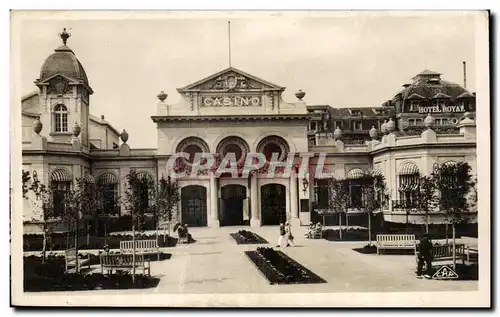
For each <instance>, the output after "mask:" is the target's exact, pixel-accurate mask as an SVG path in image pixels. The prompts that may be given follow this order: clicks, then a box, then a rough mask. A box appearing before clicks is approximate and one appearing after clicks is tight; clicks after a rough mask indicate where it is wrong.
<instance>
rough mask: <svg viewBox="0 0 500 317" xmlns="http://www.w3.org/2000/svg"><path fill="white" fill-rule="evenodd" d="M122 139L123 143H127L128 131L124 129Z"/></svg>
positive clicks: (121, 134)
mask: <svg viewBox="0 0 500 317" xmlns="http://www.w3.org/2000/svg"><path fill="white" fill-rule="evenodd" d="M120 139H122V142H123V143H127V141H128V133H127V131H125V129H123V131H122V133H120Z"/></svg>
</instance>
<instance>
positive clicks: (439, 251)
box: [415, 244, 469, 264]
mask: <svg viewBox="0 0 500 317" xmlns="http://www.w3.org/2000/svg"><path fill="white" fill-rule="evenodd" d="M431 252H432V262H440V261H451V260H453V245H452V244H441V245H433V246H432V251H431ZM468 253H469V250H468V248H466V247H465V245H463V244H455V259H457V260H462V263H463V264H465V261H466V260H468V259H469V255H468ZM418 255H419V252H418V251H417V252H415V259H416V262H417V264H418Z"/></svg>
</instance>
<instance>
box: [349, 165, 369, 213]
mask: <svg viewBox="0 0 500 317" xmlns="http://www.w3.org/2000/svg"><path fill="white" fill-rule="evenodd" d="M364 175H365V172H364V171H363V170H362V169H360V168H353V169H352V170H350V171H349V172H348V173H347V177H346V178H347V179H348V182H349V195H350V198H351V200H350V206H349V207H350V208H354V209H360V208H362V207H363V199H362V198H363V193H362V187H361V179H362V178H363V176H364Z"/></svg>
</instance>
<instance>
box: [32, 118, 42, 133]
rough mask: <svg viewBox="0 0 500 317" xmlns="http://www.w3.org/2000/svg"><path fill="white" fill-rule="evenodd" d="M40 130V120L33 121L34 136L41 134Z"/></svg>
mask: <svg viewBox="0 0 500 317" xmlns="http://www.w3.org/2000/svg"><path fill="white" fill-rule="evenodd" d="M42 128H43V123H42V121H40V118H36V119H35V121H33V131H35V133H36V134H40V132H42Z"/></svg>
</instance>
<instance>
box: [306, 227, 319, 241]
mask: <svg viewBox="0 0 500 317" xmlns="http://www.w3.org/2000/svg"><path fill="white" fill-rule="evenodd" d="M306 238H308V239H321V238H323V227H319V228H318V227H317V228H314V229H312V230H309V231H308V232H307V233H306Z"/></svg>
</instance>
